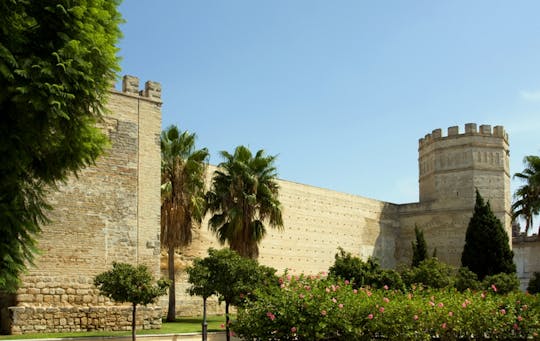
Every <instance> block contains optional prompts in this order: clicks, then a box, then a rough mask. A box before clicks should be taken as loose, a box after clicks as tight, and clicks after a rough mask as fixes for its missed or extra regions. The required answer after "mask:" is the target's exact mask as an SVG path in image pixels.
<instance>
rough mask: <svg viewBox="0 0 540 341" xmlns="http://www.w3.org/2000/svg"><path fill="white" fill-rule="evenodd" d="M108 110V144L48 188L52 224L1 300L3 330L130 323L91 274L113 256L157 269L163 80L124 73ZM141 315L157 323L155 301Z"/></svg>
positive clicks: (124, 325) (149, 322)
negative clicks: (17, 283) (18, 282)
mask: <svg viewBox="0 0 540 341" xmlns="http://www.w3.org/2000/svg"><path fill="white" fill-rule="evenodd" d="M108 109H109V110H110V114H108V115H107V116H106V117H105V118H104V120H103V122H102V123H101V124H100V125H101V127H102V129H103V131H104V132H105V133H106V134H107V135H108V136H109V138H110V140H111V145H110V148H109V149H108V151H107V152H106V154H105V155H104V156H102V157H100V158H99V159H98V160H97V162H96V165H95V166H93V167H88V168H86V169H84V170H82V171H81V172H80V173H79V174H78V177H71V178H70V179H69V180H68V181H67V182H66V183H65V184H62V185H60V186H59V187H60V188H59V191H58V192H52V193H51V195H50V197H49V202H50V203H51V204H52V206H53V207H54V210H53V211H52V212H51V213H50V219H51V221H52V223H51V224H48V225H46V226H44V227H43V233H42V234H41V236H40V238H39V249H40V250H41V252H40V254H39V255H38V256H37V257H36V262H35V266H31V267H30V268H29V269H30V270H29V271H28V273H27V274H25V275H24V277H23V279H22V281H23V285H22V287H21V288H20V289H19V290H18V292H17V295H16V297H14V298H12V300H11V302H9V301H10V300H9V299H8V298H6V297H5V298H4V300H3V306H4V307H3V309H1V311H2V315H1V320H2V324H3V326H2V327H3V328H2V329H3V330H4V331H6V329H8V331H10V332H11V333H13V334H18V333H28V332H36V331H78V330H103V329H116V328H120V329H128V330H129V329H130V328H131V322H130V321H131V315H130V314H131V313H130V309H129V307H123V308H121V309H118V308H117V307H115V306H114V305H113V304H112V303H110V302H108V300H106V299H105V298H104V297H103V296H99V295H98V293H97V290H96V289H95V288H94V286H93V277H94V276H95V275H97V274H98V273H101V272H103V271H106V270H109V269H110V268H111V266H112V263H113V262H127V263H132V264H146V265H147V266H148V267H149V268H150V270H151V271H152V273H153V274H154V275H156V276H159V251H160V247H159V233H160V227H159V226H160V222H159V220H160V163H161V161H160V160H161V156H160V145H159V138H160V133H161V88H160V85H159V84H158V83H154V82H146V84H145V87H144V90H142V91H139V80H138V79H137V78H135V77H129V76H126V77H124V79H123V85H122V91H116V90H112V91H111V96H110V99H109V102H108ZM6 301H7V302H6ZM7 305H11V306H12V307H11V308H9V309H6V306H7ZM141 315H145V316H146V317H147V318H146V319H145V320H144V322H141V323H144V327H145V328H159V327H160V326H161V308H160V307H159V306H153V307H149V308H147V309H141Z"/></svg>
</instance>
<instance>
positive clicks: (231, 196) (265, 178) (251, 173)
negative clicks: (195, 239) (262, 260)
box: [207, 146, 283, 258]
mask: <svg viewBox="0 0 540 341" xmlns="http://www.w3.org/2000/svg"><path fill="white" fill-rule="evenodd" d="M221 156H222V157H223V158H224V159H225V161H223V162H222V163H220V164H219V165H218V170H216V172H215V173H214V176H213V178H212V187H211V190H210V191H209V192H208V194H207V202H208V209H209V210H210V212H211V213H213V216H212V217H211V218H210V221H209V227H210V229H211V230H212V231H214V232H215V233H216V234H217V236H218V239H219V241H220V243H221V244H225V243H228V244H229V246H230V248H231V249H233V250H235V251H237V252H238V253H239V254H240V255H242V256H243V257H249V258H257V257H258V255H259V247H258V244H259V243H260V242H261V240H262V239H263V238H264V236H265V234H266V226H265V223H268V224H269V225H270V226H271V227H275V228H278V229H281V228H283V218H282V216H281V204H280V202H279V199H278V191H279V186H278V184H277V182H276V177H277V173H276V168H275V167H274V161H275V159H276V157H275V156H266V155H265V152H264V150H259V151H258V152H257V153H256V154H255V155H253V154H252V153H251V151H250V150H249V149H248V148H246V147H244V146H238V147H237V148H236V149H235V151H234V154H229V153H228V152H226V151H222V152H221Z"/></svg>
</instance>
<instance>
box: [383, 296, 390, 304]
mask: <svg viewBox="0 0 540 341" xmlns="http://www.w3.org/2000/svg"><path fill="white" fill-rule="evenodd" d="M382 300H383V301H384V302H385V303H388V302H390V300H389V299H388V297H383V299H382Z"/></svg>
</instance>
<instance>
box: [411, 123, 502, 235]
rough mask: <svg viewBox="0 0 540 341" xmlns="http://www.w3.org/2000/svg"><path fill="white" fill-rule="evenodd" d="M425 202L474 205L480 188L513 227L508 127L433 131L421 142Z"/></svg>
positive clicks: (442, 205) (471, 125) (472, 126)
mask: <svg viewBox="0 0 540 341" xmlns="http://www.w3.org/2000/svg"><path fill="white" fill-rule="evenodd" d="M418 153H419V160H418V165H419V185H420V203H423V202H430V201H431V202H436V206H437V207H439V208H450V209H462V208H469V207H474V200H475V190H476V189H478V191H479V192H480V194H481V195H482V196H483V197H484V198H485V199H486V200H489V202H490V204H491V208H492V210H493V212H494V213H495V214H496V215H497V217H498V218H499V219H501V221H502V222H503V224H504V225H505V228H506V229H507V230H508V233H509V236H511V226H510V223H511V222H510V174H509V148H508V135H507V134H506V132H505V131H504V128H503V127H502V126H496V127H494V128H493V131H492V129H491V126H489V125H481V126H480V129H479V130H478V129H477V126H476V124H474V123H468V124H466V125H465V133H462V134H460V133H459V127H457V126H454V127H450V128H448V135H447V136H443V135H442V131H441V129H436V130H433V132H432V133H431V134H427V135H426V136H425V137H424V138H422V139H420V141H419V147H418Z"/></svg>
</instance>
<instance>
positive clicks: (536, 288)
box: [527, 272, 540, 294]
mask: <svg viewBox="0 0 540 341" xmlns="http://www.w3.org/2000/svg"><path fill="white" fill-rule="evenodd" d="M527 292H529V294H537V293H539V292H540V272H535V273H534V274H533V277H532V278H531V279H530V280H529V285H528V286H527Z"/></svg>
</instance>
